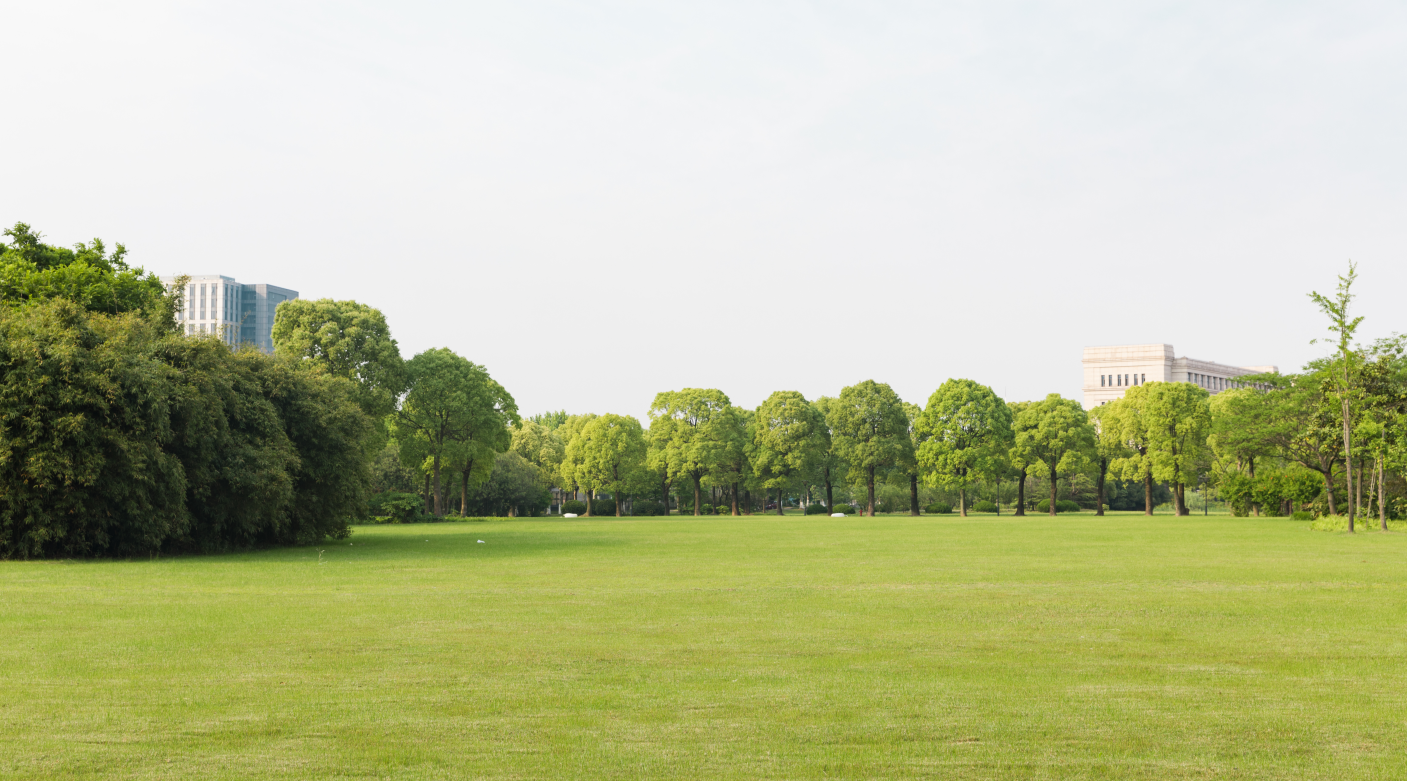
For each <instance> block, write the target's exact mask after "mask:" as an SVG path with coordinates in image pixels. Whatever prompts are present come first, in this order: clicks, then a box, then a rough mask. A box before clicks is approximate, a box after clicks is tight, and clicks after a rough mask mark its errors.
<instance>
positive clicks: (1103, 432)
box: [1089, 398, 1128, 515]
mask: <svg viewBox="0 0 1407 781" xmlns="http://www.w3.org/2000/svg"><path fill="white" fill-rule="evenodd" d="M1121 403H1123V399H1122V398H1120V399H1115V400H1114V401H1111V402H1109V403H1108V404H1101V405H1100V406H1098V407H1095V408H1094V409H1092V410H1090V411H1089V419H1090V423H1091V424H1092V425H1093V426H1094V440H1095V444H1094V465H1095V468H1096V469H1097V470H1098V471H1097V473H1096V481H1095V490H1096V493H1097V494H1098V498H1097V501H1098V502H1099V506H1098V507H1096V508H1095V512H1094V514H1095V515H1103V514H1104V506H1105V504H1107V502H1106V500H1105V480H1106V478H1107V477H1108V475H1109V466H1110V464H1112V463H1114V462H1115V461H1117V460H1119V459H1120V458H1125V457H1126V456H1127V455H1128V447H1127V446H1126V445H1125V444H1124V442H1123V441H1122V440H1120V439H1119V434H1118V432H1117V431H1116V430H1113V427H1112V426H1108V425H1105V423H1104V420H1105V418H1106V416H1108V417H1112V416H1113V415H1115V414H1117V413H1115V410H1117V409H1118V407H1119V405H1120V404H1121Z"/></svg>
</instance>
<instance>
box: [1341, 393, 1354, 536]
mask: <svg viewBox="0 0 1407 781" xmlns="http://www.w3.org/2000/svg"><path fill="white" fill-rule="evenodd" d="M1347 375H1348V367H1347V365H1345V367H1344V386H1345V387H1347V385H1348V376H1347ZM1339 402H1340V403H1341V404H1342V405H1343V456H1344V458H1343V468H1344V481H1343V484H1344V490H1346V491H1348V502H1347V503H1346V504H1348V531H1349V533H1350V534H1352V533H1353V432H1352V431H1351V430H1350V429H1349V425H1348V420H1349V414H1348V398H1347V397H1344V398H1341V399H1339Z"/></svg>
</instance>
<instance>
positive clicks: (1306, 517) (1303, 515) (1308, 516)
mask: <svg viewBox="0 0 1407 781" xmlns="http://www.w3.org/2000/svg"><path fill="white" fill-rule="evenodd" d="M1314 518H1315V516H1314V513H1312V512H1309V511H1308V510H1296V511H1294V513H1292V514H1291V515H1290V520H1294V521H1312V520H1314Z"/></svg>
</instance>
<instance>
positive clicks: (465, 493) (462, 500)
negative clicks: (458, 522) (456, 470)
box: [459, 464, 473, 518]
mask: <svg viewBox="0 0 1407 781" xmlns="http://www.w3.org/2000/svg"><path fill="white" fill-rule="evenodd" d="M472 468H473V465H472V464H471V465H470V466H467V467H465V468H464V471H463V472H462V474H463V475H464V477H463V478H462V479H461V480H460V481H459V517H461V518H468V517H469V470H470V469H472Z"/></svg>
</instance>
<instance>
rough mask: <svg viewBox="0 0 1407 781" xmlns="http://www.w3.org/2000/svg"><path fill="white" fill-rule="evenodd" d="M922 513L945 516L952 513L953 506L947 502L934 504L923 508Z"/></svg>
mask: <svg viewBox="0 0 1407 781" xmlns="http://www.w3.org/2000/svg"><path fill="white" fill-rule="evenodd" d="M923 511H924V512H926V513H932V514H934V515H947V514H948V513H951V512H952V511H953V506H952V505H951V504H948V503H947V502H934V503H933V504H930V505H928V506H927V507H925V508H923Z"/></svg>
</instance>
